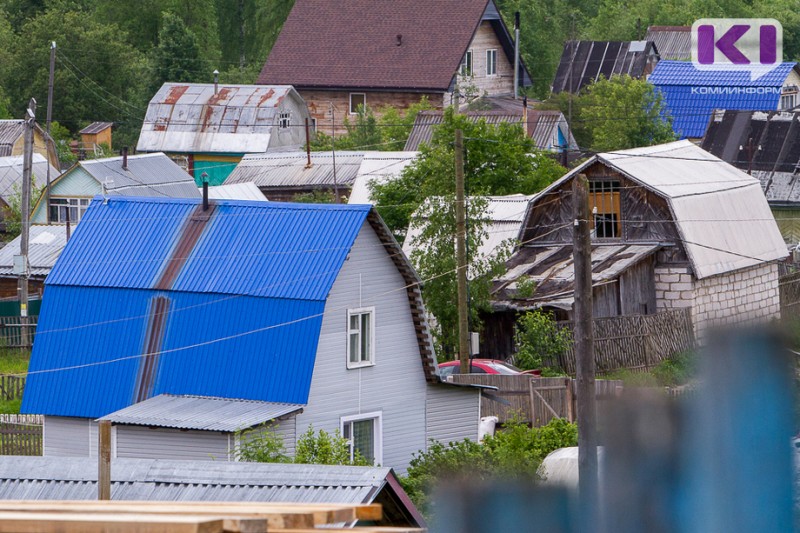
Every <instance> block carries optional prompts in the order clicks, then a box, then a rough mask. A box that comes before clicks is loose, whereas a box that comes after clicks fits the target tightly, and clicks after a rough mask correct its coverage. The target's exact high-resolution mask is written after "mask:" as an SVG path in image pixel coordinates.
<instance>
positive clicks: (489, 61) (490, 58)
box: [486, 50, 497, 76]
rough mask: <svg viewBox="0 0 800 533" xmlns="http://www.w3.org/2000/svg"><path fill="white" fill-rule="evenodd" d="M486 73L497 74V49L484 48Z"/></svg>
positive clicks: (489, 74) (488, 74)
mask: <svg viewBox="0 0 800 533" xmlns="http://www.w3.org/2000/svg"><path fill="white" fill-rule="evenodd" d="M486 75H487V76H496V75H497V50H486Z"/></svg>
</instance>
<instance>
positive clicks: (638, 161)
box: [492, 141, 787, 355]
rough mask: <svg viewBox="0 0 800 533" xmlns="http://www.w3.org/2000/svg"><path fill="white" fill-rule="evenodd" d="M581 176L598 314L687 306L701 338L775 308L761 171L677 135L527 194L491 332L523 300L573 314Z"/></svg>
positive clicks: (590, 164)
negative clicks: (576, 187)
mask: <svg viewBox="0 0 800 533" xmlns="http://www.w3.org/2000/svg"><path fill="white" fill-rule="evenodd" d="M579 174H583V175H585V176H586V177H587V178H588V180H589V207H590V210H591V211H592V218H591V228H592V284H593V295H594V301H593V306H594V316H595V317H597V318H601V317H608V316H617V315H638V314H652V313H656V312H659V311H662V310H667V309H674V308H689V309H690V310H691V315H692V323H693V326H694V330H695V334H696V336H697V337H698V338H699V339H700V340H701V341H702V339H703V338H704V335H705V332H706V331H707V330H708V329H709V328H711V327H716V326H723V325H730V324H738V323H749V322H760V321H767V320H770V319H772V318H776V317H778V316H779V315H780V306H779V298H778V266H777V261H779V260H781V259H783V258H785V257H786V256H787V251H786V246H785V245H784V243H783V239H782V238H781V236H780V232H779V231H778V227H777V224H776V223H775V220H774V219H773V218H772V215H771V213H770V210H769V206H768V205H767V202H766V199H765V198H764V195H763V193H762V192H761V187H760V184H759V182H758V180H756V179H754V178H752V177H751V176H748V175H747V174H745V173H743V172H741V171H739V170H737V169H736V168H734V167H732V166H731V165H728V164H727V163H725V162H723V161H721V160H720V159H718V158H716V157H714V156H713V155H711V154H709V153H708V152H706V151H704V150H703V149H701V148H699V147H697V146H695V145H694V144H692V143H691V142H689V141H678V142H674V143H668V144H664V145H659V146H653V147H648V148H637V149H633V150H623V151H619V152H614V153H610V154H598V155H597V156H595V157H593V158H591V159H590V160H588V161H587V162H585V163H584V164H582V165H580V166H579V167H577V168H576V169H575V170H573V171H571V172H570V173H569V174H567V175H566V176H564V177H563V178H562V179H560V180H558V181H557V182H555V183H553V184H552V185H551V186H550V187H548V188H547V189H545V190H544V191H543V192H542V193H541V194H540V195H537V197H536V198H534V199H533V200H532V201H531V203H530V206H529V208H528V211H527V214H526V219H525V223H524V224H523V228H522V230H521V231H520V234H519V240H520V242H521V243H522V244H521V245H520V247H519V248H518V249H517V250H516V251H515V253H514V254H513V255H512V257H511V258H510V259H509V261H508V263H507V272H506V273H505V274H504V275H503V276H501V277H500V278H498V280H496V282H495V286H494V289H493V306H494V309H495V311H496V313H494V316H493V318H492V321H493V322H494V323H495V325H494V327H495V329H497V330H503V331H506V332H507V331H508V330H509V328H510V326H509V324H513V321H514V317H515V316H516V313H518V312H521V311H525V310H530V309H537V308H544V309H548V310H552V311H554V312H555V313H556V315H557V317H558V318H561V319H571V318H572V310H573V304H574V277H575V275H574V268H573V263H572V231H573V230H572V220H573V205H572V202H573V200H572V198H573V194H572V186H573V180H574V179H575V177H576V176H578V175H579ZM506 336H507V334H506ZM505 346H506V348H507V349H508V350H510V349H512V347H511V345H510V344H506V345H505ZM506 355H508V354H506Z"/></svg>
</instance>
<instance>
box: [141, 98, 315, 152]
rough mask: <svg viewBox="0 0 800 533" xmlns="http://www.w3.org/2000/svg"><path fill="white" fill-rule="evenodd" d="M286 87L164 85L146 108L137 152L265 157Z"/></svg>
mask: <svg viewBox="0 0 800 533" xmlns="http://www.w3.org/2000/svg"><path fill="white" fill-rule="evenodd" d="M290 95H293V96H295V97H297V98H298V99H299V96H298V95H297V93H296V92H295V90H294V89H293V88H292V87H291V86H290V85H220V86H219V89H218V91H217V93H216V94H215V92H214V84H202V83H165V84H164V85H162V86H161V89H159V90H158V92H157V93H156V94H155V96H153V98H152V99H151V100H150V104H149V105H148V106H147V114H146V115H145V119H144V123H143V124H142V131H141V134H140V136H139V143H138V145H137V147H136V149H137V150H138V151H140V152H178V153H187V152H188V153H214V152H216V153H237V154H242V153H250V152H266V151H267V148H268V147H269V141H270V134H271V132H272V128H273V126H274V124H275V123H276V114H277V109H278V106H279V105H280V103H281V101H282V100H283V99H284V98H286V97H287V96H290Z"/></svg>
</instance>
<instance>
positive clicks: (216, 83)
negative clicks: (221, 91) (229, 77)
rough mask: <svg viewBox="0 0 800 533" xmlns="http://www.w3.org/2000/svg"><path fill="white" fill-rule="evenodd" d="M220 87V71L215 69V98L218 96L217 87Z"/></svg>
mask: <svg viewBox="0 0 800 533" xmlns="http://www.w3.org/2000/svg"><path fill="white" fill-rule="evenodd" d="M218 85H219V71H218V70H217V69H214V96H216V95H217V92H218V91H217V86H218Z"/></svg>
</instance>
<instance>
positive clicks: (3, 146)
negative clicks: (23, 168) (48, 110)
mask: <svg viewBox="0 0 800 533" xmlns="http://www.w3.org/2000/svg"><path fill="white" fill-rule="evenodd" d="M24 131H25V129H24V123H23V121H22V120H19V119H10V120H0V157H5V156H9V155H11V151H12V149H13V148H14V144H15V143H16V142H17V141H18V140H19V138H20V137H21V136H22V134H23V132H24Z"/></svg>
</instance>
